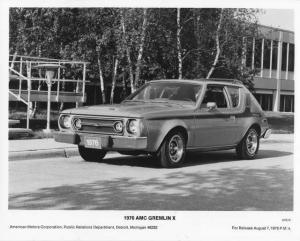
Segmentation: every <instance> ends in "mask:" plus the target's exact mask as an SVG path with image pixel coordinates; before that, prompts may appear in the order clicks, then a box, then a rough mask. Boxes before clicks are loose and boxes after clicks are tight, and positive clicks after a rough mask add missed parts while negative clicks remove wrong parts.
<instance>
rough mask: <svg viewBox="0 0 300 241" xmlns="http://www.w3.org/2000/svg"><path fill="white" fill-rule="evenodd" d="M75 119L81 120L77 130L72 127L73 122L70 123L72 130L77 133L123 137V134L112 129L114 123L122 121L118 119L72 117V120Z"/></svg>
mask: <svg viewBox="0 0 300 241" xmlns="http://www.w3.org/2000/svg"><path fill="white" fill-rule="evenodd" d="M75 119H80V120H81V128H80V129H79V130H78V129H77V128H76V127H75V126H74V121H72V128H73V129H74V130H75V131H77V132H83V133H98V134H109V135H123V132H121V133H118V132H116V131H115V129H114V123H115V122H116V121H122V120H120V119H115V118H107V117H87V116H73V118H72V120H75ZM122 122H123V121H122Z"/></svg>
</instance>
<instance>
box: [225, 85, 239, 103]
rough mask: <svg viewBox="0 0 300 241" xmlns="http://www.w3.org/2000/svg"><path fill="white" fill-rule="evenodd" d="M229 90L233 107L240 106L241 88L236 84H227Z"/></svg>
mask: <svg viewBox="0 0 300 241" xmlns="http://www.w3.org/2000/svg"><path fill="white" fill-rule="evenodd" d="M227 90H228V94H229V96H230V99H231V103H232V107H233V108H236V107H238V105H239V103H240V88H239V87H234V86H227Z"/></svg>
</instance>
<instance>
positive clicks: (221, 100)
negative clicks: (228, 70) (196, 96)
mask: <svg viewBox="0 0 300 241" xmlns="http://www.w3.org/2000/svg"><path fill="white" fill-rule="evenodd" d="M208 102H215V103H216V105H217V108H228V107H229V105H228V102H227V99H226V94H225V88H224V86H221V85H208V86H207V89H206V92H205V95H204V98H203V100H202V103H201V108H206V104H207V103H208Z"/></svg>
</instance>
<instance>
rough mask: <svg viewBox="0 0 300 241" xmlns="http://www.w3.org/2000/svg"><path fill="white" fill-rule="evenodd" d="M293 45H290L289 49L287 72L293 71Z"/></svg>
mask: <svg viewBox="0 0 300 241" xmlns="http://www.w3.org/2000/svg"><path fill="white" fill-rule="evenodd" d="M294 58H295V45H294V44H290V49H289V68H288V70H289V71H294Z"/></svg>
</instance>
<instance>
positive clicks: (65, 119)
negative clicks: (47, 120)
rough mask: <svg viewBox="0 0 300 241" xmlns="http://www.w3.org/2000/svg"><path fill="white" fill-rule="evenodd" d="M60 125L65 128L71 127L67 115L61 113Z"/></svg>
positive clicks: (69, 118)
mask: <svg viewBox="0 0 300 241" xmlns="http://www.w3.org/2000/svg"><path fill="white" fill-rule="evenodd" d="M60 126H61V127H62V128H65V129H69V128H71V117H70V116H69V115H63V116H61V117H60Z"/></svg>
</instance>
